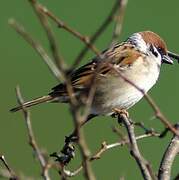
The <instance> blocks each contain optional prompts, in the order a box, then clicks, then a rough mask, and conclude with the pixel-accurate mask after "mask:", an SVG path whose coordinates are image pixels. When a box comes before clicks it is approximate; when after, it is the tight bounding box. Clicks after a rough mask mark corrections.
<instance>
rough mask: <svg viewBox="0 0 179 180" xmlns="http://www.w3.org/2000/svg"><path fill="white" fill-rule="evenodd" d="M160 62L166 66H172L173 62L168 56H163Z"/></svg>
mask: <svg viewBox="0 0 179 180" xmlns="http://www.w3.org/2000/svg"><path fill="white" fill-rule="evenodd" d="M162 62H163V63H166V64H173V60H172V59H171V58H170V57H169V55H163V56H162Z"/></svg>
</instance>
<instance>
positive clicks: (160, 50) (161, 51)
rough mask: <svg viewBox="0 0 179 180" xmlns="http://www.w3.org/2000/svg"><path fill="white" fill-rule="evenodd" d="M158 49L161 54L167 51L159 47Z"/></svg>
mask: <svg viewBox="0 0 179 180" xmlns="http://www.w3.org/2000/svg"><path fill="white" fill-rule="evenodd" d="M157 50H158V52H159V53H160V54H161V55H164V54H165V52H164V50H163V49H162V48H160V47H158V48H157Z"/></svg>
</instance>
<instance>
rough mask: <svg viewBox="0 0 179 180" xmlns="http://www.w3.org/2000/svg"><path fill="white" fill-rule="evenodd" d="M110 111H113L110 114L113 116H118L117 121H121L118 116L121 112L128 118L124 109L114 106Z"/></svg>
mask: <svg viewBox="0 0 179 180" xmlns="http://www.w3.org/2000/svg"><path fill="white" fill-rule="evenodd" d="M112 111H113V114H112V115H111V116H112V117H113V118H118V122H119V123H121V121H120V118H119V117H120V115H121V114H125V115H126V117H127V118H128V119H129V113H128V112H127V110H126V109H120V108H114V109H112Z"/></svg>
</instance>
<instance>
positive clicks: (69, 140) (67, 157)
mask: <svg viewBox="0 0 179 180" xmlns="http://www.w3.org/2000/svg"><path fill="white" fill-rule="evenodd" d="M95 116H96V115H93V114H92V115H89V116H88V117H87V119H86V120H85V121H84V122H83V123H82V124H81V125H80V128H81V127H82V126H83V125H84V124H86V123H87V122H89V121H90V120H91V119H92V118H93V117H95ZM77 141H78V135H77V129H75V130H74V131H73V132H72V133H71V134H70V135H69V136H66V137H65V144H64V146H63V148H62V150H61V151H60V152H61V153H60V154H58V153H57V152H54V153H52V154H51V155H50V156H52V157H55V158H56V159H55V160H56V161H58V162H59V163H60V164H61V165H67V164H68V163H69V162H70V161H71V159H72V158H73V157H74V156H75V146H74V143H76V142H77Z"/></svg>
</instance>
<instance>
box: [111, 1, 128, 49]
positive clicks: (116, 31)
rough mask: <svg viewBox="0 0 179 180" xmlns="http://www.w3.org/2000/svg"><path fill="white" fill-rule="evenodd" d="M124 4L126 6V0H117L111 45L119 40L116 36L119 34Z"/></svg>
mask: <svg viewBox="0 0 179 180" xmlns="http://www.w3.org/2000/svg"><path fill="white" fill-rule="evenodd" d="M126 6H127V0H119V2H118V12H117V15H116V18H115V20H116V24H115V28H114V31H113V36H112V42H111V46H113V45H115V44H116V43H117V42H118V40H119V39H118V38H119V35H120V34H121V30H122V24H123V19H124V14H125V10H126Z"/></svg>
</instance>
